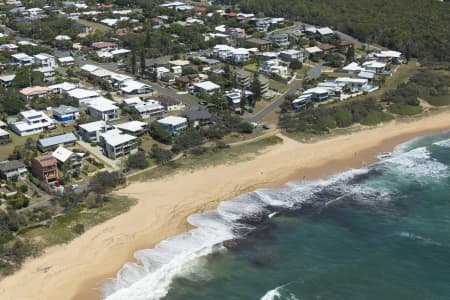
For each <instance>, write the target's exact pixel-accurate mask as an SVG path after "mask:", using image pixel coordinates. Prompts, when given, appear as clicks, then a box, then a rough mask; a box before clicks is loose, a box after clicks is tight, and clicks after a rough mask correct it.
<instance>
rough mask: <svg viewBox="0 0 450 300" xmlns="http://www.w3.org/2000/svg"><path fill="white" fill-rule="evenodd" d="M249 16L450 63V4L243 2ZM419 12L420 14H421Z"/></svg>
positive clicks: (419, 0) (417, 0) (405, 0)
mask: <svg viewBox="0 0 450 300" xmlns="http://www.w3.org/2000/svg"><path fill="white" fill-rule="evenodd" d="M240 7H241V9H242V10H244V11H249V12H258V13H260V14H264V15H266V16H276V17H280V16H284V17H286V18H289V19H291V20H299V21H302V22H306V23H310V24H317V25H321V26H332V27H333V28H335V29H336V30H339V31H342V32H345V33H347V34H349V35H351V36H355V37H357V38H358V39H360V40H362V41H364V42H367V43H377V44H380V45H382V46H385V47H387V48H390V49H396V50H398V51H401V52H403V53H405V54H406V56H407V57H418V58H421V59H423V60H429V61H449V60H450V52H449V51H448V49H449V48H450V40H449V39H448V31H449V25H448V24H450V5H448V3H442V2H440V1H423V0H395V1H372V0H361V1H353V0H315V1H306V0H276V1H274V0H241V1H240ZM418 12H420V13H418Z"/></svg>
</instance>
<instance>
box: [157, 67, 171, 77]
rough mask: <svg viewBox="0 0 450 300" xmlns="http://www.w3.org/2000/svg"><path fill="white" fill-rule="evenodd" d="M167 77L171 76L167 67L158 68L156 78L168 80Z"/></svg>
mask: <svg viewBox="0 0 450 300" xmlns="http://www.w3.org/2000/svg"><path fill="white" fill-rule="evenodd" d="M167 76H170V70H169V69H168V68H166V67H157V68H156V77H157V78H158V79H163V78H166V77H167Z"/></svg>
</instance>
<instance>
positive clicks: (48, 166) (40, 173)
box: [31, 154, 59, 183]
mask: <svg viewBox="0 0 450 300" xmlns="http://www.w3.org/2000/svg"><path fill="white" fill-rule="evenodd" d="M31 173H32V174H33V175H34V176H36V177H37V178H39V179H41V180H43V181H45V182H46V183H51V182H55V181H57V180H58V178H59V177H58V162H57V160H56V158H54V157H53V156H51V155H50V154H46V155H42V156H37V157H33V159H32V160H31Z"/></svg>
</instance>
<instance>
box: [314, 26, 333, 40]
mask: <svg viewBox="0 0 450 300" xmlns="http://www.w3.org/2000/svg"><path fill="white" fill-rule="evenodd" d="M316 33H318V34H319V35H320V37H321V38H324V37H327V36H330V35H333V34H334V31H333V30H332V29H331V28H330V27H321V28H318V29H317V31H316Z"/></svg>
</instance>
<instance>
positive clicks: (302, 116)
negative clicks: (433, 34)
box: [279, 68, 450, 136]
mask: <svg viewBox="0 0 450 300" xmlns="http://www.w3.org/2000/svg"><path fill="white" fill-rule="evenodd" d="M449 86H450V75H449V74H448V72H445V71H443V70H439V69H427V68H420V69H419V70H418V71H417V72H416V73H415V74H414V75H412V74H411V77H410V78H407V80H406V81H404V82H402V83H399V84H398V85H397V86H396V88H395V89H388V90H385V91H384V92H383V93H382V94H378V95H379V96H378V97H375V96H360V97H355V98H354V99H352V100H351V101H348V100H347V101H345V102H341V101H334V102H330V103H327V104H322V105H315V104H313V103H310V104H309V105H307V106H306V107H303V108H302V109H301V110H298V111H296V110H293V109H292V105H291V101H292V100H293V99H295V96H294V95H288V97H286V100H285V102H284V103H283V105H282V109H281V113H280V119H279V126H280V127H281V128H283V129H285V130H286V131H287V132H291V133H292V132H296V133H300V134H301V135H303V136H311V135H322V134H325V133H329V132H330V131H331V130H333V129H336V128H347V127H349V126H352V125H355V124H361V125H366V126H371V125H376V124H379V123H382V122H386V121H389V120H391V119H393V118H394V117H395V116H411V115H417V114H420V113H421V112H422V111H423V109H424V108H423V107H422V105H421V101H420V99H422V100H424V101H426V102H428V104H429V105H431V106H444V105H449V104H450V94H449V91H448V87H449Z"/></svg>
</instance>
